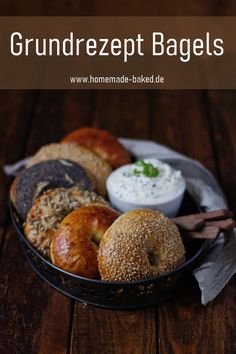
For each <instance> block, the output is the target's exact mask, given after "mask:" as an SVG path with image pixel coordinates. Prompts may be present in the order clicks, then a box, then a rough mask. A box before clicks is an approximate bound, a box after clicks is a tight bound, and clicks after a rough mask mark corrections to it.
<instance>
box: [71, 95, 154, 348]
mask: <svg viewBox="0 0 236 354" xmlns="http://www.w3.org/2000/svg"><path fill="white" fill-rule="evenodd" d="M94 110H95V115H94V120H93V124H94V125H95V126H98V127H100V128H103V129H105V128H106V129H108V130H109V131H111V132H112V133H114V134H115V135H116V136H126V137H131V136H132V137H133V138H135V137H140V138H148V96H147V93H146V92H144V91H140V92H135V91H133V92H132V91H129V92H125V91H102V92H98V93H97V95H96V100H95V106H94ZM72 328H73V332H72V333H73V335H72V341H71V353H77V352H79V353H81V354H82V353H101V354H102V353H106V354H123V353H127V354H131V353H136V352H137V350H139V352H140V353H146V354H154V353H156V316H155V309H154V308H148V309H146V310H136V311H108V310H103V309H98V308H96V309H95V308H93V307H91V306H84V305H81V304H79V303H76V304H75V310H74V319H73V327H72ZM91 328H92V329H93V330H92V331H91ZM81 333H82V335H81ZM85 333H87V335H86V336H85V335H84V334H85ZM137 348H138V349H137Z"/></svg>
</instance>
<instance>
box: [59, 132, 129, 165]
mask: <svg viewBox="0 0 236 354" xmlns="http://www.w3.org/2000/svg"><path fill="white" fill-rule="evenodd" d="M62 142H63V143H75V144H78V145H80V146H84V147H86V148H88V149H90V150H92V151H94V152H95V153H96V154H98V155H99V156H101V157H102V158H103V159H104V160H106V161H107V162H108V163H109V164H110V165H111V166H112V168H117V167H120V166H122V165H125V164H128V163H130V162H131V160H130V156H129V153H128V151H127V150H126V149H125V148H124V146H123V145H122V144H120V143H119V141H118V140H117V138H116V137H115V136H114V135H112V134H110V133H108V132H107V131H105V130H101V129H98V128H93V127H83V128H80V129H78V130H75V131H73V132H72V133H70V134H68V135H67V136H66V137H65V138H64V139H63V140H62Z"/></svg>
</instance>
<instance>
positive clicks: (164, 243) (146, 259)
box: [98, 209, 185, 281]
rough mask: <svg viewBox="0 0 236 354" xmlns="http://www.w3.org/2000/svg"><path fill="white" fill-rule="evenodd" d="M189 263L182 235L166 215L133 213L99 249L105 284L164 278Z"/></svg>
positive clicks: (115, 225) (114, 226)
mask: <svg viewBox="0 0 236 354" xmlns="http://www.w3.org/2000/svg"><path fill="white" fill-rule="evenodd" d="M184 261H185V249H184V245H183V242H182V239H181V237H180V234H179V231H178V229H177V227H176V225H175V224H174V223H172V222H171V221H170V220H169V219H168V218H167V217H166V216H165V215H164V214H162V213H160V212H158V211H154V210H150V209H139V210H132V211H129V212H127V213H125V214H123V215H121V216H120V217H119V218H118V219H117V220H116V221H115V222H114V223H113V224H112V225H111V227H110V228H109V229H108V230H107V231H106V233H105V234H104V236H103V238H102V241H101V243H100V246H99V252H98V265H99V271H100V274H101V277H102V279H103V280H110V281H132V280H140V279H145V278H150V277H153V276H158V275H160V274H163V273H165V272H167V271H169V270H171V269H173V268H175V267H177V266H178V265H180V264H182V263H183V262H184Z"/></svg>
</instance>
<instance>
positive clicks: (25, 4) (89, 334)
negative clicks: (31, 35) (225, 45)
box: [0, 0, 236, 354]
mask: <svg viewBox="0 0 236 354" xmlns="http://www.w3.org/2000/svg"><path fill="white" fill-rule="evenodd" d="M0 14H1V15H220V14H221V15H223V14H224V15H235V14H236V6H235V1H233V0H227V1H224V3H222V2H215V0H210V1H208V2H206V1H203V0H201V1H198V2H193V1H191V2H190V1H186V0H182V1H179V2H173V1H170V0H165V1H164V0H162V1H160V0H158V1H156V0H155V1H154V0H151V1H149V2H146V3H145V4H144V3H143V1H141V0H137V1H136V2H133V3H132V4H131V3H128V2H127V1H123V2H117V1H114V0H111V1H110V2H105V1H103V0H102V1H100V2H99V3H98V2H97V1H96V0H91V1H89V2H88V1H84V0H80V1H76V2H75V1H66V0H58V1H57V4H56V5H55V4H54V3H53V2H50V1H48V0H35V1H33V2H32V1H29V0H21V1H19V0H9V1H5V0H4V1H2V3H1V5H0ZM235 102H236V100H235V92H210V93H206V92H196V91H195V92H173V91H172V92H171V91H168V92H150V93H148V94H146V93H145V92H143V91H140V92H130V91H129V92H127V91H124V92H122V93H121V92H117V91H113V92H111V91H110V92H109V91H103V92H100V93H97V92H95V91H91V92H73V91H71V92H65V91H58V92H48V91H45V92H41V93H38V92H0V106H1V109H0V141H1V148H0V167H2V166H3V164H5V163H10V162H14V161H16V160H18V159H19V158H21V157H22V156H23V155H27V154H31V153H33V152H34V151H36V150H37V149H38V148H39V147H40V146H41V145H42V144H46V143H49V142H51V141H58V140H60V138H61V137H62V135H63V134H65V133H67V132H69V131H71V130H73V129H76V128H78V127H80V126H82V125H90V124H93V125H95V126H98V127H101V128H107V129H109V130H110V131H111V132H113V133H114V134H117V135H118V136H124V137H125V136H126V137H134V138H135V137H136V138H149V137H151V138H152V139H156V140H157V141H158V142H161V143H163V144H167V145H169V146H170V147H172V148H175V149H177V150H178V151H180V152H183V153H186V154H187V155H189V156H191V157H193V158H197V159H199V160H200V161H201V162H202V163H204V164H205V165H206V166H207V167H208V168H209V169H210V170H211V171H212V172H213V173H214V174H215V175H216V176H217V177H218V178H219V180H220V183H221V185H222V187H223V188H224V190H225V191H226V193H227V196H228V199H229V202H230V206H231V207H232V208H233V210H234V211H236V204H235V203H236V202H235V200H236V194H235V193H236V192H235V182H236V179H235V173H233V171H232V167H233V168H234V167H235V162H234V161H235V159H236V151H235V149H236V143H235V131H236V126H235V122H236V120H235V117H234V115H235V108H236V107H235ZM196 132H197V134H196ZM0 179H1V184H0V225H2V226H0V256H1V257H0V269H1V272H0V336H1V339H0V353H7V354H8V353H22V354H23V353H24V354H25V353H40V354H41V353H46V354H48V353H55V354H57V353H66V352H71V353H72V354H77V353H89V354H97V353H115V354H117V353H118V354H119V353H122V354H123V353H137V354H142V353H145V354H146V353H151V354H154V353H156V352H157V353H160V354H166V353H167V354H173V353H174V354H178V353H181V354H187V353H191V354H192V353H193V354H194V353H203V354H205V353H209V354H212V353H214V354H219V353H222V354H223V353H224V354H233V353H235V352H236V350H235V348H236V341H235V338H236V330H235V328H236V313H235V302H236V295H235V288H236V284H235V277H234V278H233V279H232V280H231V281H230V283H229V285H227V286H226V288H225V289H224V290H223V292H222V294H220V295H219V296H218V298H217V299H216V300H214V301H213V302H211V303H210V304H208V306H207V307H203V306H202V305H201V304H200V293H199V290H198V288H197V286H196V284H195V283H194V282H191V283H189V284H186V286H185V287H184V288H183V289H182V292H181V293H180V294H179V295H178V296H177V297H176V298H174V299H171V300H170V301H167V302H165V303H163V304H161V305H159V306H157V307H156V308H148V309H143V310H138V311H128V312H127V311H109V310H101V309H98V308H94V307H91V306H86V305H81V304H79V303H76V305H75V306H74V302H73V301H71V300H68V299H67V298H65V297H64V296H62V295H60V294H59V293H58V292H56V291H54V290H52V289H51V288H50V287H49V286H48V285H46V284H45V283H44V282H41V281H40V280H39V279H38V277H37V276H36V275H35V274H34V272H33V271H32V270H31V269H30V267H29V265H28V263H27V261H26V259H25V256H24V254H23V252H22V250H21V247H20V245H19V242H18V240H17V238H16V234H15V232H14V231H13V230H12V228H11V227H10V226H9V225H8V220H9V218H8V215H7V212H6V210H7V209H6V205H7V196H8V188H9V185H10V182H11V179H9V178H7V177H5V176H4V174H3V173H2V168H1V172H0ZM1 246H2V249H1Z"/></svg>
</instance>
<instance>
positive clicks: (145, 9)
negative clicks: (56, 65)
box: [0, 0, 236, 16]
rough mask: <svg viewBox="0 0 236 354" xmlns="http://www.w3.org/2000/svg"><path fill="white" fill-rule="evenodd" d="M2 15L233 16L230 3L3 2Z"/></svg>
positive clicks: (151, 0)
mask: <svg viewBox="0 0 236 354" xmlns="http://www.w3.org/2000/svg"><path fill="white" fill-rule="evenodd" d="M0 14H1V15H2V16H19V15H21V16H36V15H37V16H40V15H41V16H42V15H50V16H78V15H81V16H94V15H96V16H144V15H146V16H219V15H225V16H226V15H227V16H229V15H231V16H233V15H235V14H236V6H235V1H234V0H225V1H224V2H223V3H222V2H220V1H219V2H216V1H215V0H208V1H204V0H199V1H197V2H195V1H187V0H180V1H178V2H173V1H172V0H149V1H148V2H145V3H144V2H143V1H142V0H136V1H135V2H134V1H124V0H123V1H119V2H118V1H116V0H110V1H105V0H100V1H99V2H98V1H97V0H90V1H86V0H79V1H66V0H57V2H56V4H55V2H53V1H48V0H34V1H30V0H21V1H19V0H3V1H2V2H1V5H0Z"/></svg>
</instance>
